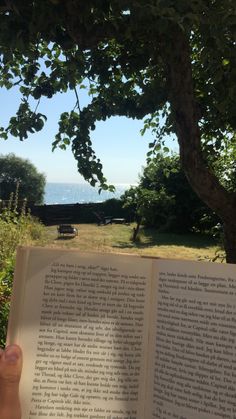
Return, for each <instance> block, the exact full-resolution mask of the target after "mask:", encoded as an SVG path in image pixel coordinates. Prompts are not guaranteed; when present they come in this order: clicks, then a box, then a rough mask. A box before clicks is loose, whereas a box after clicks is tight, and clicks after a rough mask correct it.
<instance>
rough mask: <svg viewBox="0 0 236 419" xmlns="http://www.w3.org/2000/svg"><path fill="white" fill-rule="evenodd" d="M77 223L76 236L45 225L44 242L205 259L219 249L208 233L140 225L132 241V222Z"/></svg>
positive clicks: (100, 249) (91, 249) (169, 256)
mask: <svg viewBox="0 0 236 419" xmlns="http://www.w3.org/2000/svg"><path fill="white" fill-rule="evenodd" d="M76 227H77V228H78V231H79V234H78V236H77V237H75V238H58V237H57V226H51V227H47V228H46V233H47V234H46V235H47V245H48V246H49V247H63V248H77V249H80V250H82V251H93V252H96V251H99V252H116V253H132V254H138V255H145V256H153V257H161V258H171V259H188V260H206V261H207V260H208V261H209V260H212V259H214V257H215V255H216V252H217V250H218V249H219V248H218V246H217V244H216V242H215V241H214V240H213V239H212V238H211V237H209V236H206V235H200V234H186V235H185V234H182V235H181V234H167V233H166V234H164V233H158V232H157V231H155V230H154V229H142V230H141V234H140V239H139V241H138V242H137V243H132V242H131V240H130V237H131V235H132V228H133V227H134V225H129V226H127V225H115V224H113V225H111V224H110V225H106V226H97V225H95V224H81V225H76ZM221 253H222V252H221Z"/></svg>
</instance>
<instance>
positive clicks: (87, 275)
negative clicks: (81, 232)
mask: <svg viewBox="0 0 236 419" xmlns="http://www.w3.org/2000/svg"><path fill="white" fill-rule="evenodd" d="M24 272H25V283H24V286H23V284H22V286H23V287H24V291H23V294H22V295H23V296H22V297H21V302H22V305H21V307H22V308H21V311H20V313H19V315H18V316H15V318H14V319H11V321H10V325H11V326H10V330H9V337H8V341H9V342H10V341H11V336H14V340H15V342H16V343H18V344H19V345H20V346H21V347H22V349H23V354H24V360H25V362H24V369H23V375H22V380H21V388H20V394H21V400H22V408H23V416H22V417H23V418H24V419H33V418H39V417H41V418H49V417H50V418H53V417H55V418H56V419H58V418H83V419H100V418H101V419H114V418H116V419H143V418H144V394H145V384H146V383H145V377H144V371H145V369H146V361H147V353H146V349H145V344H146V343H147V330H148V327H147V321H148V309H149V300H150V277H151V263H150V261H148V260H143V259H141V258H138V257H132V256H118V255H112V254H109V255H103V254H79V253H78V252H75V251H72V252H68V251H60V250H50V249H37V248H32V249H30V250H29V256H28V266H27V269H26V270H25V271H24ZM17 280H18V278H16V279H15V281H17ZM14 299H15V300H16V301H17V297H16V296H15V297H14V298H13V306H14ZM12 310H13V312H14V307H13V308H12Z"/></svg>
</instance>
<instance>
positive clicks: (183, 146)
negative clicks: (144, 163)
mask: <svg viewBox="0 0 236 419" xmlns="http://www.w3.org/2000/svg"><path fill="white" fill-rule="evenodd" d="M173 37H174V45H175V49H174V50H173V49H172V50H169V54H168V53H167V54H166V55H164V56H163V59H165V60H166V66H167V69H168V76H169V80H168V82H169V85H170V98H169V100H170V104H171V108H172V111H173V113H174V116H175V122H176V133H177V137H178V142H179V146H180V159H181V163H182V167H183V169H184V171H185V174H186V176H187V178H188V180H189V183H190V185H191V186H192V188H193V189H194V191H195V192H196V193H197V194H198V196H199V197H200V198H201V199H202V201H204V202H205V203H206V205H208V206H209V207H210V208H211V209H212V210H213V211H215V212H216V213H217V215H218V216H219V217H220V218H221V220H222V222H223V226H224V233H225V251H226V260H227V262H231V263H236V218H235V214H236V194H235V193H230V192H228V191H227V190H225V189H224V188H223V186H222V185H221V184H220V183H219V181H218V179H217V178H216V176H215V175H214V174H213V172H212V171H211V169H210V168H209V167H208V166H207V163H206V161H205V160H204V158H203V155H202V150H201V134H200V129H199V125H198V122H199V111H198V106H197V103H196V101H195V97H194V89H193V78H192V68H191V53H190V48H189V45H188V40H187V38H186V36H185V35H184V33H183V32H182V31H181V30H180V29H179V28H176V30H175V32H174V33H173ZM164 54H165V52H164Z"/></svg>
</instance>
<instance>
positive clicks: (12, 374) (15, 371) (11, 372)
mask: <svg viewBox="0 0 236 419" xmlns="http://www.w3.org/2000/svg"><path fill="white" fill-rule="evenodd" d="M21 369H22V352H21V349H20V348H19V346H17V345H9V346H7V348H6V349H5V350H3V349H0V418H1V419H21V408H20V400H19V382H20V376H21Z"/></svg>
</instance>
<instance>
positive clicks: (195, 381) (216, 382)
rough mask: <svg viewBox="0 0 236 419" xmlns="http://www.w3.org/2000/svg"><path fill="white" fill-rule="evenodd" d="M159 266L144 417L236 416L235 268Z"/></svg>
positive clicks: (196, 418)
mask: <svg viewBox="0 0 236 419" xmlns="http://www.w3.org/2000/svg"><path fill="white" fill-rule="evenodd" d="M154 264H155V270H154V272H155V275H154V276H155V277H154V280H153V293H152V295H153V301H152V313H151V332H150V347H149V353H150V358H149V385H148V387H147V403H146V413H145V418H148V419H154V418H155V419H156V418H158V419H172V418H173V419H199V418H201V419H216V418H224V419H226V418H230V419H233V418H235V417H236V341H235V339H236V266H235V265H229V264H224V265H222V264H216V263H205V262H203V263H201V262H188V261H186V262H183V261H170V260H158V261H154Z"/></svg>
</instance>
